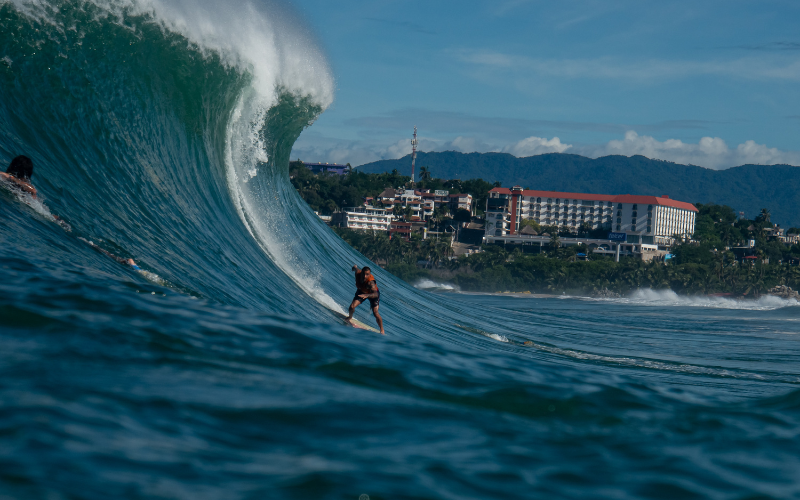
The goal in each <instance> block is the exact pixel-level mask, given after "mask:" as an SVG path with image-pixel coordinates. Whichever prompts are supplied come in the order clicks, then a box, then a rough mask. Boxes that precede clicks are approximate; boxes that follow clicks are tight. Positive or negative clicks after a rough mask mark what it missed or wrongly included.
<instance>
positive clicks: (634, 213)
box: [632, 209, 637, 217]
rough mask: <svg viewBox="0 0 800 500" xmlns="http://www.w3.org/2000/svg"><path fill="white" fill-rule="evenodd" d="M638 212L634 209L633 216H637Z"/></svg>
mask: <svg viewBox="0 0 800 500" xmlns="http://www.w3.org/2000/svg"><path fill="white" fill-rule="evenodd" d="M636 213H637V212H636V209H634V210H633V215H632V217H636V216H637V215H636Z"/></svg>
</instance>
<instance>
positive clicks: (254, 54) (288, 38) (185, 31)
mask: <svg viewBox="0 0 800 500" xmlns="http://www.w3.org/2000/svg"><path fill="white" fill-rule="evenodd" d="M11 1H12V3H13V4H14V6H15V7H16V8H17V10H19V11H20V12H22V13H24V14H25V15H27V16H29V17H31V18H34V19H36V20H37V21H39V22H42V23H47V24H57V23H58V22H59V21H58V20H57V16H56V15H53V13H54V12H58V11H59V9H60V8H62V7H63V6H64V5H67V4H69V3H70V2H64V1H58V0H11ZM2 3H4V2H3V1H0V4H2ZM75 3H76V4H77V5H82V4H85V5H93V6H94V7H96V8H98V9H99V10H100V11H101V12H104V13H106V14H107V15H109V16H111V17H113V18H117V19H124V18H125V17H127V16H130V15H133V16H147V17H151V18H152V21H153V22H155V23H157V24H158V25H160V26H161V28H162V29H164V30H167V31H170V32H173V33H175V34H179V35H181V36H183V37H185V38H186V39H187V40H188V41H189V43H190V44H192V45H194V46H195V47H196V48H198V49H200V50H201V51H202V52H205V53H209V52H213V53H215V54H217V55H219V56H220V58H221V59H222V61H223V62H224V63H225V64H227V65H229V66H232V67H236V68H238V69H239V70H240V71H242V72H247V73H249V74H250V75H251V76H252V82H251V85H252V86H253V88H254V89H255V90H256V92H257V93H258V94H259V95H260V96H261V97H262V98H263V99H264V102H265V103H266V105H268V106H272V105H275V104H276V103H277V102H278V98H279V95H280V92H281V90H283V91H288V92H289V93H292V94H294V95H298V96H304V97H310V98H312V100H313V101H314V102H315V103H316V104H317V105H319V106H320V107H321V108H322V109H325V108H327V107H328V106H330V104H331V103H332V102H333V95H334V91H333V89H334V85H333V76H332V73H331V69H330V66H329V64H328V62H327V60H326V58H325V56H324V54H323V53H322V51H321V50H320V49H319V47H318V45H317V42H316V40H315V39H314V36H313V34H312V32H311V31H310V30H309V29H308V28H306V27H305V25H304V23H303V22H301V20H300V19H299V18H298V16H297V14H295V13H294V12H293V11H292V10H291V9H290V8H289V7H288V5H284V4H283V3H279V2H276V1H270V2H263V3H259V4H257V3H253V2H250V1H248V0H231V1H227V2H214V1H210V0H191V1H189V0H115V1H110V0H81V1H78V2H75ZM56 27H57V28H60V29H63V26H56ZM133 29H135V28H133ZM8 63H9V64H10V60H9V61H8Z"/></svg>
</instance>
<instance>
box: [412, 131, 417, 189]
mask: <svg viewBox="0 0 800 500" xmlns="http://www.w3.org/2000/svg"><path fill="white" fill-rule="evenodd" d="M416 162H417V126H416V125H414V138H413V139H411V183H412V184H413V183H414V164H415V163H416Z"/></svg>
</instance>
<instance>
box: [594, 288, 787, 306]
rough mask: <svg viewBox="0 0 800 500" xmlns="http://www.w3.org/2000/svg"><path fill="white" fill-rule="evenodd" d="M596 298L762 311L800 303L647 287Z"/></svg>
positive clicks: (645, 303) (628, 302) (779, 298)
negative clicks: (696, 293)
mask: <svg viewBox="0 0 800 500" xmlns="http://www.w3.org/2000/svg"><path fill="white" fill-rule="evenodd" d="M597 300H608V301H614V302H619V303H623V304H631V305H655V306H665V307H673V306H680V307H708V308H713V309H750V310H764V311H769V310H773V309H780V308H783V307H795V306H799V305H800V302H798V301H796V300H795V299H784V298H781V297H775V296H772V295H762V296H761V297H759V298H758V299H752V298H742V299H739V298H731V297H714V296H705V295H695V296H690V295H678V294H677V293H675V292H673V291H672V290H652V289H649V288H646V289H641V290H636V291H634V292H633V293H631V294H630V295H629V296H627V297H622V298H617V299H597Z"/></svg>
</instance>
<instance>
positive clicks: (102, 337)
mask: <svg viewBox="0 0 800 500" xmlns="http://www.w3.org/2000/svg"><path fill="white" fill-rule="evenodd" d="M153 5H156V6H155V7H148V6H144V7H143V6H142V5H141V4H135V3H131V4H124V3H110V4H102V3H99V2H96V3H86V2H63V3H62V2H59V3H35V4H34V3H24V2H19V3H10V2H6V3H0V59H2V60H3V61H4V62H3V63H2V64H0V85H1V86H2V89H3V93H2V95H1V96H0V159H2V161H3V162H6V163H7V162H8V161H10V159H11V158H12V157H13V156H15V155H17V154H26V155H28V156H30V157H31V158H33V160H34V163H35V165H36V170H35V174H34V183H35V185H36V186H37V188H38V189H39V191H40V196H41V199H40V202H35V201H33V200H31V199H28V198H25V197H22V196H19V195H18V194H16V193H15V192H13V191H11V190H9V189H8V188H7V187H2V188H0V498H65V499H73V498H81V499H83V498H87V499H89V498H91V499H94V498H97V499H101V498H102V499H105V498H186V499H197V498H209V499H228V498H230V499H250V498H324V499H327V498H330V499H339V498H341V499H348V498H352V499H356V498H359V496H360V495H362V494H367V495H369V496H370V498H373V499H377V498H387V499H388V498H393V499H395V498H401V499H402V498H458V499H463V498H476V499H478V498H480V499H485V498H714V499H717V498H719V499H755V498H800V475H798V471H799V470H800V459H798V457H799V456H800V439H799V438H798V436H799V435H800V359H798V354H797V353H798V335H797V334H798V332H799V331H800V328H798V323H797V322H798V318H800V308H798V304H797V302H795V301H786V300H781V299H777V298H764V299H761V300H760V301H756V302H738V301H734V300H730V299H721V298H716V299H711V298H681V297H678V296H675V295H674V294H670V293H665V292H652V291H647V290H644V291H640V292H637V293H636V294H634V295H632V296H631V297H627V298H623V299H616V300H605V301H599V300H590V299H583V298H575V297H552V298H534V297H517V296H494V295H465V294H458V293H435V294H434V293H428V292H425V291H421V290H417V289H415V288H413V287H411V286H409V285H407V284H405V283H403V282H401V281H399V280H396V279H395V278H393V277H392V276H390V275H388V274H386V273H384V272H382V271H381V270H380V269H378V268H377V266H373V269H375V272H376V274H377V276H378V280H379V282H380V285H381V292H382V303H381V312H382V315H383V318H384V321H385V323H386V330H387V333H388V335H387V336H385V337H381V336H378V335H375V334H372V333H370V332H365V331H360V330H354V329H351V328H346V327H344V326H343V325H341V323H340V322H339V320H338V319H337V314H338V313H341V312H342V311H344V309H345V308H346V307H347V305H348V302H349V300H350V298H351V297H352V293H353V286H352V274H351V273H350V272H349V269H350V266H352V265H353V264H354V263H355V264H362V265H363V264H365V263H367V262H366V261H365V259H364V258H363V257H361V256H360V255H358V254H356V253H355V252H354V251H353V250H352V249H350V248H349V247H348V246H347V245H346V244H344V243H343V242H342V241H341V240H340V239H338V238H337V237H336V236H335V235H334V234H333V233H332V232H331V231H330V230H329V229H328V228H327V227H326V226H325V225H324V224H322V223H321V222H320V221H319V220H318V218H317V217H316V216H315V215H314V214H313V213H312V212H311V211H310V210H309V209H308V207H307V206H306V205H305V204H304V203H303V202H302V200H300V199H299V198H298V197H297V196H296V194H295V192H294V190H293V189H292V188H291V185H290V184H289V182H288V178H287V175H288V174H287V171H288V160H289V152H290V151H291V146H292V144H293V143H294V141H295V140H296V138H297V137H298V136H299V134H300V133H301V132H302V130H303V129H304V128H305V127H307V126H309V125H310V124H311V123H312V122H313V120H314V119H315V117H316V116H317V115H318V114H319V113H321V112H322V111H323V110H324V109H325V107H326V106H328V105H329V104H330V102H331V99H332V91H331V89H332V88H333V79H332V77H331V76H330V73H329V70H328V69H327V65H326V63H325V61H324V57H323V56H321V55H319V52H318V50H317V49H315V44H314V42H313V40H312V39H311V37H309V36H308V35H307V34H306V31H304V28H303V27H302V25H296V24H292V23H297V21H296V20H295V18H294V17H293V15H292V13H291V11H290V10H288V9H286V8H285V7H284V6H281V5H277V4H268V3H267V4H263V5H261V6H259V7H257V8H256V9H255V11H253V12H250V13H249V14H248V16H247V18H246V19H242V21H241V22H242V28H241V29H231V25H230V23H231V22H233V21H235V19H236V18H235V15H234V14H231V13H230V12H223V11H221V12H218V13H214V12H211V13H210V14H208V18H203V17H202V16H201V15H200V14H198V13H197V12H196V11H198V12H201V13H202V12H205V11H207V10H209V9H211V10H213V9H212V7H210V6H202V5H200V6H188V7H183V6H182V4H180V3H175V4H153ZM184 8H185V9H186V10H181V9H184ZM203 9H206V10H203ZM226 9H228V10H230V11H232V12H235V11H236V10H235V9H232V8H229V7H226ZM193 16H195V17H193ZM226 16H227V17H226ZM208 19H211V20H213V21H214V22H216V23H219V24H220V25H221V26H222V28H220V30H219V31H217V32H215V33H211V34H209V33H208V30H207V29H206V30H204V29H201V28H200V27H202V26H207V25H206V24H204V22H205V21H208ZM232 20H233V21H232ZM212 25H213V23H212ZM245 28H246V29H245ZM267 35H268V36H267ZM270 44H271V45H270ZM52 214H56V215H58V216H60V217H61V218H63V219H64V220H65V221H66V222H67V223H68V224H69V226H70V230H69V231H67V230H65V229H64V227H62V226H61V225H59V224H57V223H56V222H55V220H54V219H53V217H52ZM86 241H92V242H93V243H94V244H96V245H98V246H100V247H101V248H103V249H105V250H106V251H109V252H112V253H114V254H116V255H119V256H124V257H133V258H135V259H136V261H137V263H138V264H139V265H140V266H141V267H142V269H144V271H145V272H144V273H139V272H136V271H134V270H132V269H128V268H126V267H123V266H121V265H119V264H117V263H116V262H115V261H114V260H112V259H109V258H108V257H106V256H105V255H103V254H101V253H99V252H97V251H95V250H94V249H93V248H92V247H91V246H90V245H88V244H87V243H86ZM358 316H359V318H360V319H362V320H363V321H365V322H367V323H370V324H371V323H372V321H373V320H372V318H371V317H370V316H369V314H368V311H367V310H366V308H364V307H363V306H362V307H361V308H360V310H359V312H358Z"/></svg>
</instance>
